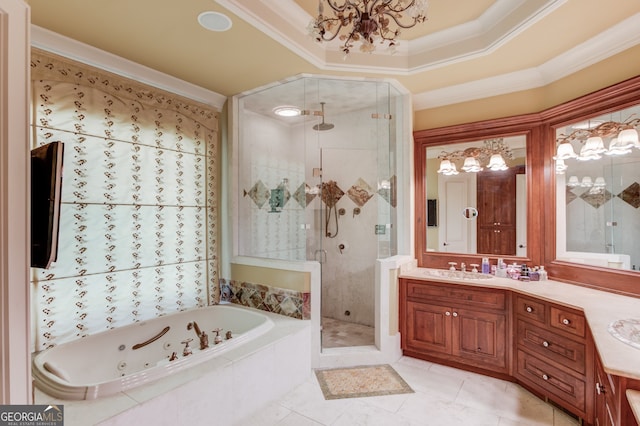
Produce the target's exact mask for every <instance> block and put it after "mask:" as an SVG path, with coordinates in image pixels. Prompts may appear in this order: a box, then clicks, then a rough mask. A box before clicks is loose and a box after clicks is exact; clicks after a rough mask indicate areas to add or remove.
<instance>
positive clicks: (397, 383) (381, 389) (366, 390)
mask: <svg viewBox="0 0 640 426" xmlns="http://www.w3.org/2000/svg"><path fill="white" fill-rule="evenodd" d="M316 377H317V378H318V383H319V384H320V388H321V389H322V393H323V394H324V399H340V398H363V397H367V396H380V395H395V394H401V393H413V389H411V387H410V386H409V385H408V384H407V383H406V382H405V381H404V380H403V379H402V377H400V375H399V374H398V373H397V372H396V371H395V370H394V369H393V368H392V367H391V366H390V365H387V364H383V365H367V366H360V367H349V368H333V369H327V370H316Z"/></svg>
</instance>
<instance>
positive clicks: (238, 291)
mask: <svg viewBox="0 0 640 426" xmlns="http://www.w3.org/2000/svg"><path fill="white" fill-rule="evenodd" d="M220 300H221V301H223V302H231V303H235V304H238V305H242V306H247V307H250V308H255V309H260V310H261V311H267V312H272V313H275V314H280V315H284V316H287V317H292V318H296V319H304V320H308V319H311V293H303V292H299V291H295V290H288V289H284V288H278V287H269V286H266V285H262V284H254V283H248V282H244V281H237V280H227V279H226V278H221V279H220Z"/></svg>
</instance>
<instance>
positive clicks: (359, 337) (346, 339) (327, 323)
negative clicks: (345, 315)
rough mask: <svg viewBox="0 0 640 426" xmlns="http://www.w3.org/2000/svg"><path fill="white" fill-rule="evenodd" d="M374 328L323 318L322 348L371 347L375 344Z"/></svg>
mask: <svg viewBox="0 0 640 426" xmlns="http://www.w3.org/2000/svg"><path fill="white" fill-rule="evenodd" d="M373 331H374V329H373V327H369V326H367V325H362V324H354V323H350V322H347V321H340V320H337V319H334V318H329V317H323V318H322V347H323V348H340V347H345V346H369V345H373V344H374V343H375V340H374V336H373Z"/></svg>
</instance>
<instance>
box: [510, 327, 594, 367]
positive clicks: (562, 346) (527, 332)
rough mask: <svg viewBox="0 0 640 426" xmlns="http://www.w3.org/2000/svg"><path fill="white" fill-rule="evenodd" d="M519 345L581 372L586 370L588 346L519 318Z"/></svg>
mask: <svg viewBox="0 0 640 426" xmlns="http://www.w3.org/2000/svg"><path fill="white" fill-rule="evenodd" d="M517 336H518V346H519V347H520V348H523V349H527V350H528V351H530V352H534V353H536V354H538V355H540V356H543V357H546V358H547V359H550V360H552V361H554V362H557V363H558V364H560V365H563V366H567V367H569V368H571V369H572V370H574V371H576V372H577V373H580V374H585V372H586V361H585V359H586V347H585V345H584V344H583V343H579V342H576V341H574V340H571V339H567V338H566V337H563V336H560V335H558V334H555V333H553V332H551V331H549V330H546V329H544V328H541V327H538V326H536V325H535V324H531V323H529V322H526V321H522V320H518V335H517Z"/></svg>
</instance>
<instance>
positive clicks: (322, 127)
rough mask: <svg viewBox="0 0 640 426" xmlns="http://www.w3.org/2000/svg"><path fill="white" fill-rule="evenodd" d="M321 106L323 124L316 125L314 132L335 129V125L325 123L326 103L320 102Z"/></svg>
mask: <svg viewBox="0 0 640 426" xmlns="http://www.w3.org/2000/svg"><path fill="white" fill-rule="evenodd" d="M320 106H321V107H322V122H321V123H320V124H316V125H315V126H313V130H317V131H319V132H321V131H324V130H331V129H333V124H331V123H325V122H324V102H320Z"/></svg>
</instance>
